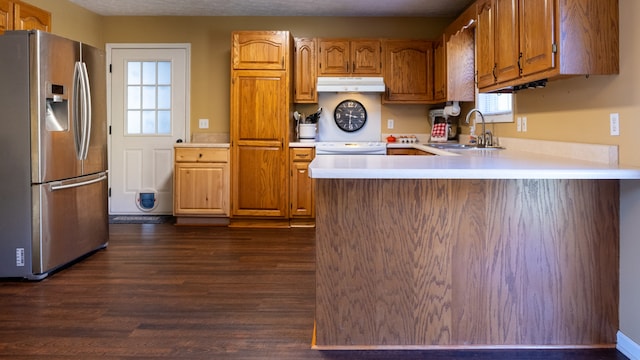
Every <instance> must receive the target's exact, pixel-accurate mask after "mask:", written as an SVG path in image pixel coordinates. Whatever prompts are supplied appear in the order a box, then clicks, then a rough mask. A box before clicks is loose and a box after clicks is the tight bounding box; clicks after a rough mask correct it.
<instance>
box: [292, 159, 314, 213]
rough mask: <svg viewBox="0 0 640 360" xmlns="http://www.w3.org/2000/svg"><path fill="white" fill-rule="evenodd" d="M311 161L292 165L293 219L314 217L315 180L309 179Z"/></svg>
mask: <svg viewBox="0 0 640 360" xmlns="http://www.w3.org/2000/svg"><path fill="white" fill-rule="evenodd" d="M309 163H310V161H294V162H292V163H291V217H313V216H314V203H313V200H314V197H313V191H314V189H313V179H311V178H310V177H309Z"/></svg>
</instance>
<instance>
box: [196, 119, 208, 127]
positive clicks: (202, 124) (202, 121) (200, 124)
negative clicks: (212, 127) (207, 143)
mask: <svg viewBox="0 0 640 360" xmlns="http://www.w3.org/2000/svg"><path fill="white" fill-rule="evenodd" d="M198 127H199V128H200V129H208V128H209V119H200V120H198Z"/></svg>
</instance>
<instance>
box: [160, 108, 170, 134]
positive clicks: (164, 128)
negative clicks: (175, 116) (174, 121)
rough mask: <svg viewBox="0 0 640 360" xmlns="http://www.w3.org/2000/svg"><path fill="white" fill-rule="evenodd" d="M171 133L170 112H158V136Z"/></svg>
mask: <svg viewBox="0 0 640 360" xmlns="http://www.w3.org/2000/svg"><path fill="white" fill-rule="evenodd" d="M170 133H171V111H166V110H163V111H158V134H170Z"/></svg>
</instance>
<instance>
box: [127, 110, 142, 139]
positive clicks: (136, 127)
mask: <svg viewBox="0 0 640 360" xmlns="http://www.w3.org/2000/svg"><path fill="white" fill-rule="evenodd" d="M127 133H129V134H140V111H132V110H129V111H128V112H127Z"/></svg>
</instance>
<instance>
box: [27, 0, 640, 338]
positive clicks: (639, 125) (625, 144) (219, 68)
mask: <svg viewBox="0 0 640 360" xmlns="http://www.w3.org/2000/svg"><path fill="white" fill-rule="evenodd" d="M27 2H29V3H32V4H34V5H36V6H39V7H41V8H44V9H46V10H48V11H51V12H52V15H53V32H54V33H57V34H60V35H63V36H66V37H69V38H74V39H77V40H81V41H85V42H88V43H90V44H93V45H95V46H99V47H104V44H105V43H117V42H189V43H191V44H192V54H191V55H192V80H191V96H192V101H191V121H192V129H197V126H196V124H195V123H196V122H197V119H198V118H209V119H211V121H210V123H211V128H210V129H209V131H210V132H228V129H229V120H228V119H229V91H228V89H229V49H230V32H231V31H232V30H276V29H277V30H290V31H291V32H292V33H293V34H294V35H295V36H318V37H407V38H435V37H436V35H438V32H439V31H440V30H441V29H443V28H444V26H445V25H446V24H447V22H448V20H447V19H421V18H403V19H387V18H338V19H332V20H331V23H330V24H328V22H327V20H326V19H325V18H316V17H296V18H268V17H251V18H237V17H233V18H231V17H221V18H217V17H216V18H205V17H194V18H186V17H144V18H138V17H107V18H104V17H100V16H97V15H95V14H92V13H90V12H88V11H86V10H84V9H82V8H79V7H77V6H76V5H74V4H72V3H70V2H68V1H66V0H56V1H51V0H27ZM619 3H620V75H615V76H594V77H591V78H589V79H585V78H574V79H569V80H561V81H556V82H550V83H549V84H548V86H547V88H545V89H537V90H531V91H524V92H519V93H518V94H517V95H516V109H515V110H516V116H526V117H527V118H528V131H527V132H526V133H518V132H516V126H515V123H508V124H495V125H490V128H491V129H493V131H494V133H495V134H496V135H497V136H508V137H523V138H532V139H548V140H560V141H575V142H587V143H599V144H615V145H619V147H620V162H621V163H622V164H626V165H634V166H640V156H638V155H637V154H640V140H639V139H638V138H637V136H638V135H640V131H639V130H640V121H637V120H636V118H638V117H639V116H640V70H638V69H637V66H638V65H637V64H640V42H638V41H637V39H639V38H640V23H639V22H636V21H635V19H634V17H635V16H636V15H637V14H640V2H639V1H637V0H619ZM307 107H308V108H310V109H313V108H314V106H313V105H309V106H307ZM469 107H470V104H464V107H463V109H468V108H469ZM305 112H307V113H308V112H309V111H305ZM427 112H428V107H427V106H419V105H411V106H403V105H387V106H383V117H382V118H383V119H387V118H393V119H394V120H396V129H394V131H396V132H397V133H403V132H406V133H419V132H428V125H427V123H426V121H425V120H426V116H427ZM610 112H618V113H619V114H620V130H621V135H620V136H619V137H611V136H609V113H610ZM383 123H384V121H383ZM464 130H465V131H466V132H468V129H464ZM635 186H638V185H637V184H636V185H635ZM623 205H624V206H625V208H624V209H628V208H629V207H631V205H629V204H628V203H624V204H623ZM636 212H637V211H636ZM637 215H638V214H634V213H633V212H631V216H633V217H635V218H637ZM630 221H631V223H633V222H634V219H631V220H630ZM625 229H627V230H625ZM636 230H637V229H631V230H628V228H626V227H625V226H623V231H622V234H621V237H622V238H621V252H622V255H623V257H622V264H621V265H622V267H621V306H620V319H621V321H620V327H621V331H622V332H623V333H625V335H627V336H629V337H630V338H631V339H633V340H634V341H635V342H636V343H640V327H639V326H638V324H640V309H638V304H640V292H639V291H638V288H639V286H638V281H637V274H640V261H638V259H639V258H640V249H639V246H638V244H639V243H640V241H639V240H638V235H637V234H638V231H636Z"/></svg>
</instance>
